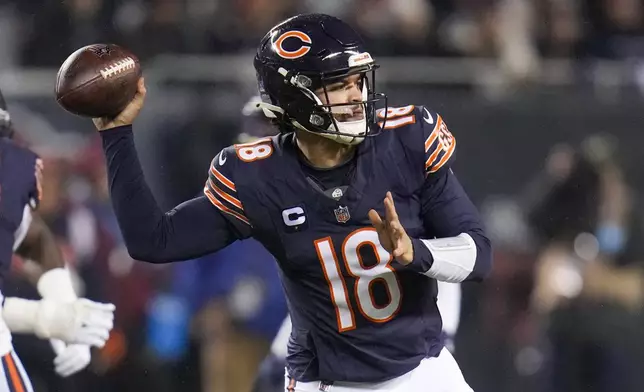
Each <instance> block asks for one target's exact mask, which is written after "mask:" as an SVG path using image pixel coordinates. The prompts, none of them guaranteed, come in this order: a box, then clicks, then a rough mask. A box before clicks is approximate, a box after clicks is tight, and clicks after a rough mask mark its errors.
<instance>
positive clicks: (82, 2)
mask: <svg viewBox="0 0 644 392" xmlns="http://www.w3.org/2000/svg"><path fill="white" fill-rule="evenodd" d="M302 12H323V13H329V14H333V15H336V16H338V17H341V18H343V19H345V20H347V21H348V22H350V23H352V24H353V25H354V26H356V28H357V29H358V30H359V32H360V33H361V34H362V35H363V36H364V37H365V38H366V39H367V41H368V42H369V44H370V46H371V47H372V48H373V52H374V53H375V54H377V55H383V54H387V55H403V56H407V55H431V56H476V57H493V56H501V57H504V58H507V63H508V64H509V65H510V66H514V67H518V68H521V67H529V63H530V62H531V61H530V60H534V59H536V58H539V57H542V56H543V57H578V58H585V57H602V58H611V59H619V58H632V57H637V56H641V55H642V54H643V53H642V51H643V49H642V47H643V45H642V39H643V34H644V5H643V3H642V2H641V1H639V0H325V1H317V0H237V1H227V0H211V1H203V0H127V1H126V0H114V1H106V0H63V1H48V0H29V1H24V0H4V1H2V2H0V26H1V27H0V30H1V31H2V36H3V40H2V41H0V42H1V43H0V64H2V63H4V64H17V65H29V66H32V65H34V66H57V65H58V64H60V62H61V54H62V53H71V52H72V51H73V50H74V49H76V48H78V47H80V46H82V45H84V44H86V43H87V42H98V41H110V42H120V43H122V44H124V45H127V46H128V47H130V48H131V49H132V50H133V51H134V52H135V53H138V54H139V55H140V56H141V57H142V58H144V59H146V58H149V57H151V56H154V55H156V54H159V53H164V52H171V53H235V52H239V51H242V50H246V49H249V48H253V47H254V46H255V45H256V43H257V42H258V40H259V38H260V37H261V36H262V35H263V34H264V33H265V32H266V31H268V29H269V28H270V27H271V26H272V25H274V24H275V22H276V21H279V20H282V19H283V18H285V17H287V16H290V15H293V14H296V13H302Z"/></svg>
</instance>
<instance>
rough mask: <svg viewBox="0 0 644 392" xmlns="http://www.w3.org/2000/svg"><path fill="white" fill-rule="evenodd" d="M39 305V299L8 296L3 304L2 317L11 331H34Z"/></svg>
mask: <svg viewBox="0 0 644 392" xmlns="http://www.w3.org/2000/svg"><path fill="white" fill-rule="evenodd" d="M39 307H40V304H39V301H33V300H28V299H23V298H15V297H7V298H5V300H4V305H3V306H2V319H3V320H4V322H5V323H6V324H7V327H8V328H9V330H10V331H11V332H14V333H34V332H35V330H36V321H37V319H38V311H39Z"/></svg>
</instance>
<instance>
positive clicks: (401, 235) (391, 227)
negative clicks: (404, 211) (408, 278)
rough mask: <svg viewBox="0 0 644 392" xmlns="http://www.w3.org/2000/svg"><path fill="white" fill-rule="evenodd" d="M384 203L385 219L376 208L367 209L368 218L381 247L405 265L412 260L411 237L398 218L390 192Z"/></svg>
mask: <svg viewBox="0 0 644 392" xmlns="http://www.w3.org/2000/svg"><path fill="white" fill-rule="evenodd" d="M384 203H385V220H384V221H383V220H382V218H381V217H380V215H379V214H378V212H377V211H376V210H370V211H369V220H370V221H371V224H372V225H373V227H375V229H376V231H377V232H378V239H379V240H380V244H381V245H382V247H383V248H385V250H386V251H387V252H389V253H391V254H392V255H393V256H394V259H395V260H396V261H397V262H399V263H400V264H403V265H407V264H409V263H411V262H412V261H413V260H414V247H413V245H412V243H411V238H409V236H408V235H407V232H406V231H405V228H404V227H403V226H402V224H401V223H400V220H399V219H398V214H397V213H396V206H395V205H394V198H393V196H391V192H387V196H386V197H385V200H384Z"/></svg>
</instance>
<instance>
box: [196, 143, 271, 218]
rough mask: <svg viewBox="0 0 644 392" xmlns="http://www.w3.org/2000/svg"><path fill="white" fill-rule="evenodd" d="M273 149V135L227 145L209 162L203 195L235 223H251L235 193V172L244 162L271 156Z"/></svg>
mask: <svg viewBox="0 0 644 392" xmlns="http://www.w3.org/2000/svg"><path fill="white" fill-rule="evenodd" d="M274 149H275V148H274V146H273V140H272V138H262V139H258V140H255V141H253V142H251V143H244V144H235V145H232V146H229V147H226V148H224V149H223V150H221V152H220V153H219V154H217V155H216V156H215V158H214V159H213V160H212V162H211V163H210V168H209V170H208V180H207V181H206V185H205V186H204V194H205V195H206V197H207V198H208V199H209V200H210V202H211V203H212V204H213V205H214V206H215V207H217V208H218V209H219V210H220V211H221V212H223V213H225V214H226V215H227V216H228V217H231V218H234V219H233V220H232V221H233V222H234V223H236V224H239V222H241V223H242V224H244V225H246V226H247V227H250V226H252V225H251V222H250V220H249V219H248V218H247V216H246V214H245V212H244V205H243V204H242V202H241V200H240V197H239V196H238V190H237V185H236V180H235V177H236V173H239V172H240V171H242V170H243V169H244V166H245V165H252V164H253V162H256V161H261V160H263V159H266V158H268V157H270V156H271V155H273V151H274Z"/></svg>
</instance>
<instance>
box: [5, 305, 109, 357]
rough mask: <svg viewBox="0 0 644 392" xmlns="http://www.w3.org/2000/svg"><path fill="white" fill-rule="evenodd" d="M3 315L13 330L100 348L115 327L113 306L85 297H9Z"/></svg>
mask: <svg viewBox="0 0 644 392" xmlns="http://www.w3.org/2000/svg"><path fill="white" fill-rule="evenodd" d="M2 316H3V318H4V320H5V322H6V323H7V325H8V326H9V329H10V330H11V331H12V332H33V333H35V334H36V336H38V337H40V338H43V339H60V340H62V341H64V342H65V343H68V344H83V345H88V346H96V347H99V348H101V347H103V346H104V345H105V342H106V341H107V339H108V338H109V335H110V331H111V330H112V327H113V326H114V305H112V304H102V303H98V302H93V301H90V300H88V299H85V298H81V299H77V300H75V301H73V302H69V303H65V302H59V301H54V300H51V299H42V300H40V301H31V300H25V299H22V298H11V297H10V298H7V299H6V300H5V304H4V307H3V309H2Z"/></svg>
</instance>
